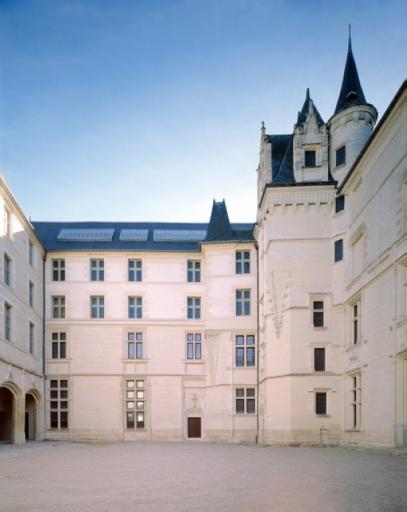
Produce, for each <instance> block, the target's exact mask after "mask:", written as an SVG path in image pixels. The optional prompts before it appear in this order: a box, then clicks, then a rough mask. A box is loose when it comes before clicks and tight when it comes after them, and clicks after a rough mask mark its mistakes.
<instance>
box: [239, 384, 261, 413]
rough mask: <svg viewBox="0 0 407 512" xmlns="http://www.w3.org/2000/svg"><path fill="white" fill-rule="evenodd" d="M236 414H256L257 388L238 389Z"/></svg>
mask: <svg viewBox="0 0 407 512" xmlns="http://www.w3.org/2000/svg"><path fill="white" fill-rule="evenodd" d="M235 403H236V414H255V412H256V388H236V390H235Z"/></svg>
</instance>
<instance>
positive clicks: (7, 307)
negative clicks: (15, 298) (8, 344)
mask: <svg viewBox="0 0 407 512" xmlns="http://www.w3.org/2000/svg"><path fill="white" fill-rule="evenodd" d="M12 324H13V306H12V305H11V304H9V303H8V302H5V303H4V338H5V339H6V340H7V341H12V335H13V325H12Z"/></svg>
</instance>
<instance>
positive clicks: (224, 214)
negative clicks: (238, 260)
mask: <svg viewBox="0 0 407 512" xmlns="http://www.w3.org/2000/svg"><path fill="white" fill-rule="evenodd" d="M235 238H236V237H235V234H234V233H233V230H232V226H231V225H230V222H229V216H228V211H227V209H226V204H225V200H223V201H218V202H217V201H215V200H213V205H212V213H211V218H210V220H209V225H208V231H207V234H206V241H207V242H225V241H229V240H235Z"/></svg>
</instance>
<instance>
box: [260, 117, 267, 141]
mask: <svg viewBox="0 0 407 512" xmlns="http://www.w3.org/2000/svg"><path fill="white" fill-rule="evenodd" d="M265 136H266V125H265V124H264V121H262V122H261V138H262V139H264V137H265Z"/></svg>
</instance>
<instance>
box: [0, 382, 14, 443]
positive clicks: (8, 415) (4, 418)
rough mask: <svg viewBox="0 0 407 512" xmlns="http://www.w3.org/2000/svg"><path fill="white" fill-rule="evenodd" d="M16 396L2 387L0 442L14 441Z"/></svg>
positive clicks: (0, 391) (0, 395)
mask: <svg viewBox="0 0 407 512" xmlns="http://www.w3.org/2000/svg"><path fill="white" fill-rule="evenodd" d="M14 415H15V398H14V395H13V393H12V392H11V391H10V390H9V389H8V388H5V387H2V388H0V442H9V443H12V442H13V441H14Z"/></svg>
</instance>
